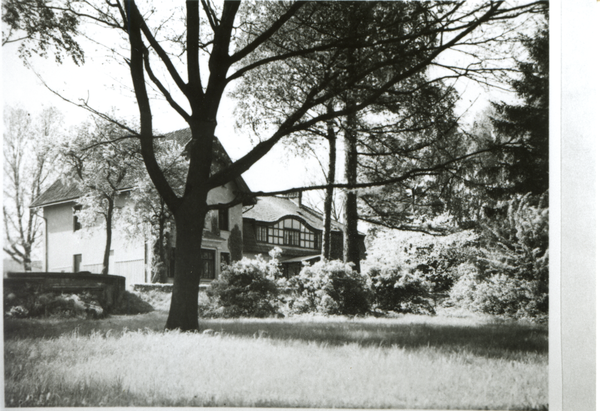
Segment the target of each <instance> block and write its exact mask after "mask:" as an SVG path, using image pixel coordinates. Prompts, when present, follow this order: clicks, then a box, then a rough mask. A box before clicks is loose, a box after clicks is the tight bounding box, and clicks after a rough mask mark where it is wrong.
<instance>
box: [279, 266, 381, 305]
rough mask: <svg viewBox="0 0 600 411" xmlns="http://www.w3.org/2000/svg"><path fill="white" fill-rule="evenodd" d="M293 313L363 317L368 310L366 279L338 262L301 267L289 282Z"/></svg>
mask: <svg viewBox="0 0 600 411" xmlns="http://www.w3.org/2000/svg"><path fill="white" fill-rule="evenodd" d="M288 284H289V288H290V289H291V290H292V298H291V299H290V301H289V305H290V309H291V311H292V312H293V313H305V312H318V313H322V314H341V315H362V314H365V313H367V312H369V310H370V290H369V286H368V282H367V278H366V277H365V276H362V275H361V274H359V273H357V272H356V271H354V270H353V269H352V266H351V265H350V264H344V263H342V262H341V261H327V262H322V261H321V262H318V263H316V264H314V265H312V266H308V265H307V266H304V268H302V271H300V274H298V275H297V276H295V277H292V278H291V279H289V280H288Z"/></svg>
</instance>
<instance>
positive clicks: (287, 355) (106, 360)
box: [4, 311, 548, 410]
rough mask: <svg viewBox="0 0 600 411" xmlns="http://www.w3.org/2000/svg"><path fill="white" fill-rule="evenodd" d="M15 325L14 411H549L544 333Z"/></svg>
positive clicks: (282, 325) (204, 323)
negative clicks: (134, 409)
mask: <svg viewBox="0 0 600 411" xmlns="http://www.w3.org/2000/svg"><path fill="white" fill-rule="evenodd" d="M165 319H166V313H165V312H164V311H154V312H151V313H147V314H141V315H123V316H112V317H109V318H105V319H101V320H83V319H37V320H34V319H28V320H24V319H21V320H14V319H5V322H4V338H5V341H4V350H5V351H4V364H5V402H6V406H8V407H39V406H51V407H62V406H228V407H238V406H243V407H319V408H333V407H336V408H340V407H342V408H422V409H537V410H540V409H547V403H548V388H547V387H548V338H547V335H548V332H547V327H546V326H544V325H537V324H530V323H525V322H516V321H504V320H498V319H494V318H492V317H482V316H474V315H466V314H465V315H462V314H460V315H459V314H456V313H450V314H441V315H438V316H416V315H398V316H397V317H395V318H347V317H319V316H304V317H294V318H285V319H236V320H223V319H211V320H206V319H201V321H200V325H201V327H202V328H203V329H211V330H212V331H208V332H206V333H199V334H193V333H179V332H163V331H162V328H163V326H164V323H165Z"/></svg>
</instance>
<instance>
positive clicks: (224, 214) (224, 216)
mask: <svg viewBox="0 0 600 411" xmlns="http://www.w3.org/2000/svg"><path fill="white" fill-rule="evenodd" d="M219 230H223V231H229V209H228V208H223V209H219Z"/></svg>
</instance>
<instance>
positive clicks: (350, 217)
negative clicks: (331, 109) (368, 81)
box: [344, 16, 360, 272]
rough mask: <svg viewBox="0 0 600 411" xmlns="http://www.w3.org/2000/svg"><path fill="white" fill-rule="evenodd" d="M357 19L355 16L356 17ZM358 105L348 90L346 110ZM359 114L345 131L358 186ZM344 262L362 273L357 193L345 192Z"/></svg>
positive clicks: (352, 62) (352, 178) (349, 175)
mask: <svg viewBox="0 0 600 411" xmlns="http://www.w3.org/2000/svg"><path fill="white" fill-rule="evenodd" d="M354 17H355V16H354ZM357 24H358V22H357V21H356V20H355V18H351V21H350V27H351V30H353V29H354V27H355V25H357ZM347 53H348V74H349V77H350V78H352V77H353V76H354V75H355V71H356V70H355V69H356V67H355V66H356V56H355V55H354V53H355V50H354V48H352V47H350V48H349V49H348V51H347ZM355 103H356V100H355V97H354V95H353V91H352V90H348V91H347V93H346V96H345V102H344V104H345V105H346V108H349V107H353V106H354V105H355ZM356 117H357V113H356V112H351V113H350V114H348V115H347V116H346V129H345V130H344V152H345V153H344V154H345V156H346V161H345V162H344V174H345V177H346V182H347V183H348V184H356V182H357V170H358V154H357V150H356V144H357V127H356V126H357V118H356ZM344 222H345V224H346V226H345V229H344V262H346V263H353V264H354V268H355V269H356V271H358V272H360V249H359V238H358V208H357V195H356V192H355V191H351V190H346V191H345V201H344Z"/></svg>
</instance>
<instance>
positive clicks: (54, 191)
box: [29, 128, 255, 208]
mask: <svg viewBox="0 0 600 411" xmlns="http://www.w3.org/2000/svg"><path fill="white" fill-rule="evenodd" d="M165 138H167V139H173V140H175V141H177V142H178V143H179V144H181V145H182V146H186V145H187V144H188V143H189V142H190V140H191V138H192V132H191V130H190V129H189V128H187V129H182V130H177V131H173V132H171V133H168V134H166V135H165ZM213 144H214V146H215V147H214V148H215V150H216V152H218V153H219V154H220V155H219V156H218V159H217V160H218V161H220V162H222V163H224V164H225V165H229V164H231V158H230V157H229V155H228V154H227V152H226V151H225V149H224V148H223V146H222V145H221V142H220V141H219V140H218V139H217V138H216V137H215V139H214V141H213ZM234 181H235V184H236V185H237V187H238V189H239V190H240V191H241V192H242V193H249V192H250V188H249V187H248V185H247V184H246V182H245V181H244V179H243V178H242V177H236V178H235V179H234ZM131 188H132V187H131V184H130V183H129V182H124V184H122V187H119V189H121V190H123V191H126V190H128V189H131ZM81 196H82V192H81V191H80V190H79V188H77V186H76V185H75V184H65V183H63V182H62V180H61V179H58V180H56V181H55V182H54V183H53V184H52V185H51V186H50V187H49V188H48V189H47V190H46V191H44V192H43V193H42V194H41V195H40V196H39V197H37V198H36V199H35V200H34V201H33V202H32V203H31V205H30V206H29V207H30V208H38V207H44V206H49V205H53V204H59V203H64V202H69V201H76V200H77V199H78V198H79V197H81ZM254 201H255V200H254V199H252V198H251V199H247V200H244V203H243V204H244V205H251V204H254Z"/></svg>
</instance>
